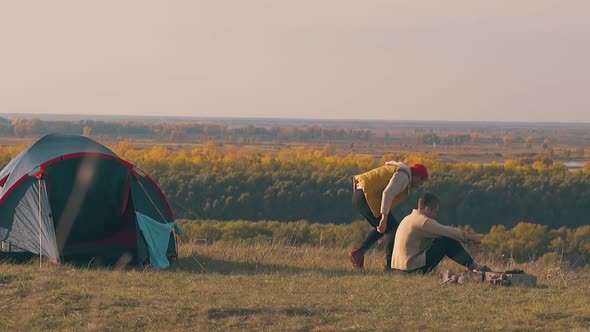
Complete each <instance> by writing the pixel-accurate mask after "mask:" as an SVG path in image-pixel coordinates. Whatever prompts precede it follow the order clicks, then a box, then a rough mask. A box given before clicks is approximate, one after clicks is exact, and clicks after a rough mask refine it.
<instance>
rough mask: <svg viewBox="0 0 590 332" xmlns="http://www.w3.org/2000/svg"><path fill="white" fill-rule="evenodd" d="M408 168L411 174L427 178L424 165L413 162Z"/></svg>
mask: <svg viewBox="0 0 590 332" xmlns="http://www.w3.org/2000/svg"><path fill="white" fill-rule="evenodd" d="M410 169H411V170H412V175H413V176H419V177H421V178H424V179H428V171H427V170H426V167H424V165H422V164H414V165H412V167H410Z"/></svg>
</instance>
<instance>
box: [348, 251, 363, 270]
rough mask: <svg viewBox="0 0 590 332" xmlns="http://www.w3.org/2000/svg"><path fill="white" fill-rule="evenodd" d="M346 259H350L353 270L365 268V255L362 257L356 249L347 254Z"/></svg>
mask: <svg viewBox="0 0 590 332" xmlns="http://www.w3.org/2000/svg"><path fill="white" fill-rule="evenodd" d="M348 258H350V261H351V262H352V266H353V267H354V268H355V269H362V268H364V267H365V266H364V264H365V255H363V254H362V253H361V251H360V250H359V249H358V248H354V250H353V251H351V252H349V253H348Z"/></svg>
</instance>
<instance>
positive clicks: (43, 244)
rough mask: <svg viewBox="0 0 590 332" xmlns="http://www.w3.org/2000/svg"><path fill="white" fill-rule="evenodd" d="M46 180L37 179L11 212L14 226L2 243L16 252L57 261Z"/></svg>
mask: <svg viewBox="0 0 590 332" xmlns="http://www.w3.org/2000/svg"><path fill="white" fill-rule="evenodd" d="M50 211H51V209H50V207H49V200H48V198H47V190H46V187H45V181H43V180H39V181H35V182H33V183H32V185H31V186H30V187H29V188H28V190H27V191H26V192H25V194H24V196H23V198H22V199H21V200H20V201H19V203H18V205H17V207H16V209H15V211H14V222H13V225H14V227H13V228H12V230H11V231H10V232H9V234H8V237H7V238H6V240H5V242H9V243H11V246H12V247H13V249H15V250H19V251H20V250H22V251H28V252H31V253H36V254H39V253H41V254H42V255H43V256H45V257H47V258H49V259H51V260H54V261H58V260H59V254H58V250H57V244H56V241H55V230H54V227H53V218H52V217H51V212H50Z"/></svg>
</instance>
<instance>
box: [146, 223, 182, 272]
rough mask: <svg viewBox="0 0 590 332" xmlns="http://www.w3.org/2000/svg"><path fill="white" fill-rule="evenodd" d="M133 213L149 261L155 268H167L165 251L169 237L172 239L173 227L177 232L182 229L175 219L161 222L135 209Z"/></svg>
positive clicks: (180, 232)
mask: <svg viewBox="0 0 590 332" xmlns="http://www.w3.org/2000/svg"><path fill="white" fill-rule="evenodd" d="M135 214H136V215H137V224H138V225H139V229H140V230H141V233H142V235H143V238H144V239H145V242H146V244H147V247H148V251H149V257H150V263H151V264H152V265H153V266H154V267H156V268H160V269H165V268H167V267H168V266H170V263H169V262H168V257H167V256H166V253H167V252H168V246H169V244H170V241H171V239H172V241H174V238H173V235H172V231H173V229H174V230H175V231H176V232H177V233H179V234H182V230H181V229H180V227H179V226H178V224H177V223H176V221H174V222H171V223H167V224H162V223H159V222H157V221H155V220H154V219H152V218H150V217H148V216H146V215H143V214H141V213H140V212H137V211H136V212H135Z"/></svg>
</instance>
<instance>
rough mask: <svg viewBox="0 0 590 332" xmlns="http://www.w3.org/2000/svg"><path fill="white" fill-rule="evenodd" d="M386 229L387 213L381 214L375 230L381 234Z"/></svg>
mask: <svg viewBox="0 0 590 332" xmlns="http://www.w3.org/2000/svg"><path fill="white" fill-rule="evenodd" d="M386 231H387V215H386V214H381V221H379V226H377V232H379V233H381V234H383V233H385V232H386Z"/></svg>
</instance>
